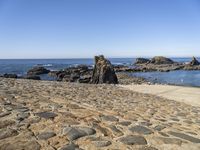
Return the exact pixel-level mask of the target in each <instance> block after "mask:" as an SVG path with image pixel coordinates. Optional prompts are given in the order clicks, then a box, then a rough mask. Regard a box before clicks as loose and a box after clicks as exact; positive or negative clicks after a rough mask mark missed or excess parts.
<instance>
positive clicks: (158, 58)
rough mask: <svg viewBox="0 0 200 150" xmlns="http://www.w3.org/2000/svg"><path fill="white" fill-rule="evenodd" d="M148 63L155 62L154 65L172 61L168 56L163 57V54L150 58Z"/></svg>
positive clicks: (171, 62)
mask: <svg viewBox="0 0 200 150" xmlns="http://www.w3.org/2000/svg"><path fill="white" fill-rule="evenodd" d="M150 63H151V64H156V65H161V64H173V63H174V61H173V60H171V59H169V58H166V57H163V56H156V57H153V58H152V59H151V60H150Z"/></svg>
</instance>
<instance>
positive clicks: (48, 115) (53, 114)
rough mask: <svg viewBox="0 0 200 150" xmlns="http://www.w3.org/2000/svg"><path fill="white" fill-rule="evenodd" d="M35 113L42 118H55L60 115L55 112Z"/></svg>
mask: <svg viewBox="0 0 200 150" xmlns="http://www.w3.org/2000/svg"><path fill="white" fill-rule="evenodd" d="M35 115H37V116H39V117H40V118H45V119H54V118H55V117H57V116H58V115H57V114H55V113H53V112H39V113H36V114H35Z"/></svg>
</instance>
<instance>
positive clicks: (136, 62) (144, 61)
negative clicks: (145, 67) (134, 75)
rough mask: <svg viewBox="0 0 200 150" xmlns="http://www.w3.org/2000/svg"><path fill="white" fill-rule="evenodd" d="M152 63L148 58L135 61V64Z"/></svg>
mask: <svg viewBox="0 0 200 150" xmlns="http://www.w3.org/2000/svg"><path fill="white" fill-rule="evenodd" d="M148 62H150V60H149V59H146V58H137V59H136V61H135V64H146V63H148Z"/></svg>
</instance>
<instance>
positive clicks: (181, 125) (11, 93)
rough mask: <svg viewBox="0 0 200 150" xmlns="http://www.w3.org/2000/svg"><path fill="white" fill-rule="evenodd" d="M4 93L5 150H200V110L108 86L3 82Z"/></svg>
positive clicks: (0, 104)
mask: <svg viewBox="0 0 200 150" xmlns="http://www.w3.org/2000/svg"><path fill="white" fill-rule="evenodd" d="M119 79H120V78H119ZM119 81H120V80H119ZM0 89H1V90H0V149H1V150H22V149H27V150H29V149H31V150H40V149H41V150H68V149H70V150H96V149H97V150H99V149H102V150H108V149H109V150H122V149H134V150H167V149H171V150H188V149H191V150H198V149H200V130H199V129H200V121H199V112H200V108H199V107H194V106H190V105H186V104H184V103H180V102H176V101H172V100H168V99H165V98H161V97H158V96H153V95H150V94H141V93H136V92H133V91H130V90H126V89H123V88H121V87H119V86H116V85H108V84H101V85H96V84H78V83H65V82H55V81H33V80H26V79H21V80H16V79H7V78H0Z"/></svg>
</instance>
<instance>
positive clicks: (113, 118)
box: [101, 116, 119, 122]
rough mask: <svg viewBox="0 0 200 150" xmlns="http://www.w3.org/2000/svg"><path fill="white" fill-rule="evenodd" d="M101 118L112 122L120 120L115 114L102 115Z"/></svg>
mask: <svg viewBox="0 0 200 150" xmlns="http://www.w3.org/2000/svg"><path fill="white" fill-rule="evenodd" d="M101 118H102V120H103V121H110V122H117V121H119V119H118V118H116V117H115V116H102V117H101Z"/></svg>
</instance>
